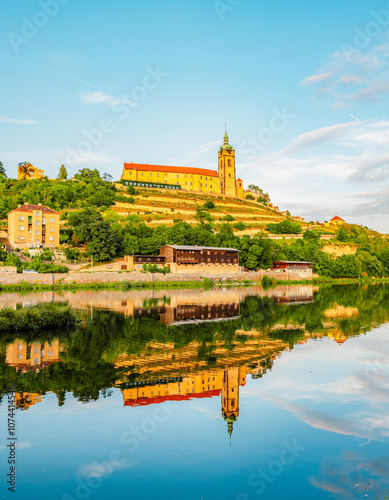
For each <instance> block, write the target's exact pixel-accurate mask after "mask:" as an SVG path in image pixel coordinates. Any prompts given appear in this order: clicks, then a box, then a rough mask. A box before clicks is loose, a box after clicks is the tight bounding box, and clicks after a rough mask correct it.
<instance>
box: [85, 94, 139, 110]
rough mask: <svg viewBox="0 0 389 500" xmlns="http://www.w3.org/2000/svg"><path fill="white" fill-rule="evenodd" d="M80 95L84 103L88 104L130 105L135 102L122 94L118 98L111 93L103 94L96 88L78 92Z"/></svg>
mask: <svg viewBox="0 0 389 500" xmlns="http://www.w3.org/2000/svg"><path fill="white" fill-rule="evenodd" d="M80 97H81V100H82V102H83V103H84V104H90V105H97V104H106V105H107V106H121V105H125V106H131V105H134V104H135V103H134V101H132V100H131V99H129V98H126V97H124V96H123V97H121V98H120V99H119V98H117V97H114V96H113V95H109V94H105V93H104V92H101V91H100V90H96V91H95V92H80Z"/></svg>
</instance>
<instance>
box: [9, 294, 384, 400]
mask: <svg viewBox="0 0 389 500" xmlns="http://www.w3.org/2000/svg"><path fill="white" fill-rule="evenodd" d="M388 299H389V287H387V286H385V285H376V286H365V287H362V286H331V287H330V286H328V287H327V286H324V287H321V288H320V289H319V291H317V292H316V293H315V300H314V301H313V302H312V303H309V304H293V305H283V304H281V305H276V304H275V303H274V302H273V300H271V299H269V298H267V297H265V298H260V297H258V296H251V297H248V298H247V299H245V300H244V301H243V302H242V303H241V304H240V317H239V318H237V319H233V320H230V321H222V322H210V323H200V324H198V325H196V324H189V325H178V326H167V325H164V324H163V323H161V322H160V320H159V316H158V315H157V314H155V315H151V316H145V317H131V318H125V317H124V316H123V315H121V314H118V313H114V312H112V311H95V312H94V316H93V320H92V321H91V323H90V324H87V325H86V326H85V328H84V329H83V328H81V327H79V328H78V330H77V331H76V332H75V333H73V334H65V335H64V336H63V337H62V338H61V340H60V342H61V346H62V351H63V352H62V354H61V361H60V362H58V363H55V364H52V365H51V366H49V367H47V368H46V369H44V370H41V372H40V373H36V372H35V371H32V372H27V373H22V372H17V371H16V370H15V369H14V368H12V367H9V366H8V365H7V364H6V363H5V358H4V356H1V355H0V381H2V382H3V383H1V384H0V397H1V396H2V394H5V393H6V392H7V389H6V388H4V384H12V383H15V384H16V385H17V391H18V392H33V393H38V392H39V393H41V394H44V393H46V392H48V391H53V392H54V393H55V394H56V395H57V398H58V402H59V404H60V405H62V404H63V403H64V401H65V393H66V392H73V394H74V396H75V397H76V398H78V399H79V400H80V401H90V400H96V399H97V398H99V396H100V395H101V394H102V391H103V393H104V394H105V396H109V389H110V388H111V387H113V386H114V385H115V382H116V381H117V380H118V379H120V378H121V376H122V375H123V372H124V368H115V366H114V363H115V361H116V360H117V359H118V357H119V355H121V354H126V355H129V356H131V355H136V356H147V354H148V346H149V345H150V343H152V342H155V343H161V344H172V345H173V346H174V348H185V347H186V346H188V345H189V344H191V343H193V342H196V343H197V344H198V348H197V360H198V361H199V362H201V363H202V366H204V369H206V368H212V367H214V366H215V364H216V363H217V359H218V355H217V354H216V347H217V346H220V345H222V346H223V347H224V348H225V349H227V350H228V351H233V350H234V349H235V348H236V346H237V345H238V344H239V343H245V342H246V340H247V338H249V337H247V336H246V335H244V332H245V331H247V332H248V331H251V330H254V331H257V332H258V334H262V335H263V336H264V339H266V338H268V339H269V340H270V339H272V340H274V339H280V340H282V341H283V342H284V343H287V344H289V347H290V349H292V348H293V346H294V345H295V344H296V343H297V342H298V341H300V340H301V339H303V338H304V337H305V336H306V332H310V333H311V334H313V335H314V334H315V333H320V334H325V331H326V330H325V326H323V323H324V322H325V321H326V318H325V317H324V311H326V310H327V309H329V308H331V307H332V306H333V305H334V304H338V305H342V306H344V307H353V308H358V311H359V314H358V315H356V316H353V317H347V318H331V323H332V324H334V325H336V327H337V328H338V329H339V330H340V332H341V333H342V334H343V335H344V336H345V337H348V336H351V335H356V334H359V333H361V332H365V331H367V330H368V329H369V328H371V327H373V326H377V324H382V323H384V322H387V321H388V320H389V300H388ZM288 325H289V326H290V325H293V326H294V328H293V329H290V328H287V327H288ZM34 335H35V337H32V334H31V332H30V333H29V334H28V335H27V334H26V335H25V338H24V340H26V341H29V342H31V341H33V340H34V341H41V342H44V341H47V340H49V339H50V340H52V339H53V336H52V335H50V334H44V335H38V334H34ZM18 337H19V338H21V339H23V335H21V336H18ZM11 341H14V338H12V340H11V338H10V337H9V338H8V337H7V338H6V339H5V338H3V342H2V343H1V344H0V352H5V346H6V344H7V343H9V342H11ZM204 362H205V365H204ZM261 364H262V366H263V367H264V368H265V369H271V366H272V362H271V359H270V358H269V359H268V362H266V359H264V360H262V361H261ZM125 372H126V374H127V376H128V377H129V379H131V380H136V379H137V377H138V376H139V374H137V373H135V370H133V373H132V375H131V367H128V366H127V367H126V368H125Z"/></svg>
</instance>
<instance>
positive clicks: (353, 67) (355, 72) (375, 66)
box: [300, 40, 389, 108]
mask: <svg viewBox="0 0 389 500" xmlns="http://www.w3.org/2000/svg"><path fill="white" fill-rule="evenodd" d="M388 49H389V47H388V44H387V43H386V42H385V43H383V42H380V41H378V40H377V41H376V44H375V45H374V44H370V45H369V46H368V47H367V48H366V49H365V51H364V52H362V51H361V50H355V51H354V50H339V51H337V52H335V53H333V54H330V55H329V56H328V57H327V58H326V61H325V63H324V65H323V67H322V68H321V69H320V70H319V71H318V72H316V73H314V74H312V75H310V76H307V77H306V78H304V79H303V81H302V82H301V84H300V85H302V86H304V87H308V86H311V87H313V88H314V95H315V96H317V97H320V98H325V99H329V100H330V102H331V103H332V104H333V105H334V106H335V107H337V108H342V107H346V106H348V105H350V104H351V103H353V102H377V101H380V100H382V99H383V97H384V96H385V95H386V94H388V92H389V82H388V78H389V70H388V62H389V50H388Z"/></svg>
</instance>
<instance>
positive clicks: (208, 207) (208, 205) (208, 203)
mask: <svg viewBox="0 0 389 500" xmlns="http://www.w3.org/2000/svg"><path fill="white" fill-rule="evenodd" d="M203 206H204V208H205V209H206V210H212V209H214V208H215V204H214V202H213V201H212V200H209V201H206V202H205V203H204V205H203Z"/></svg>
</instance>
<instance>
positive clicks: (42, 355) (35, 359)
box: [5, 339, 59, 373]
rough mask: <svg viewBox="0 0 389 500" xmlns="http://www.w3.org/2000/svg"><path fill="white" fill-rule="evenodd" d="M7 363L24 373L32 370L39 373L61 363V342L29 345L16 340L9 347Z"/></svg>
mask: <svg viewBox="0 0 389 500" xmlns="http://www.w3.org/2000/svg"><path fill="white" fill-rule="evenodd" d="M5 360H6V363H7V364H8V365H9V366H13V367H15V368H16V370H21V371H22V372H23V373H25V372H27V371H31V370H35V371H39V370H40V369H42V368H46V367H47V366H49V365H51V364H52V363H56V362H57V361H59V340H58V339H57V340H54V341H53V342H45V343H44V344H41V343H40V342H34V343H32V344H28V343H26V342H24V341H22V340H15V342H13V343H12V344H8V345H7V353H6V358H5Z"/></svg>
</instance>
